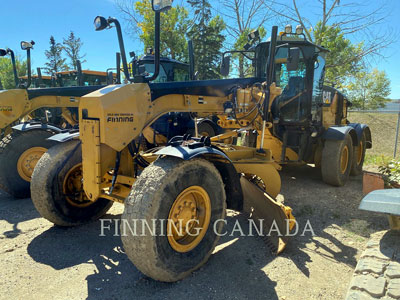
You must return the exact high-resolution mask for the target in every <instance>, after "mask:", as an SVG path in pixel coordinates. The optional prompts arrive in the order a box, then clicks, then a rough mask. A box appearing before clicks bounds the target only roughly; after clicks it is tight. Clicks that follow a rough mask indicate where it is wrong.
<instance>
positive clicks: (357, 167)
mask: <svg viewBox="0 0 400 300" xmlns="http://www.w3.org/2000/svg"><path fill="white" fill-rule="evenodd" d="M365 146H366V138H365V133H364V132H363V134H362V136H361V140H360V143H359V144H358V146H354V147H353V148H354V154H353V164H352V165H351V171H350V175H351V176H357V175H360V174H361V173H362V168H363V164H364V159H365V150H366V147H365Z"/></svg>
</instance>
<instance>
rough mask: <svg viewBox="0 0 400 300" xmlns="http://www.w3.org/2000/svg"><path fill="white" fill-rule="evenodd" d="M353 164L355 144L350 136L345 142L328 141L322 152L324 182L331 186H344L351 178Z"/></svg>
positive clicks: (346, 137) (347, 136)
mask: <svg viewBox="0 0 400 300" xmlns="http://www.w3.org/2000/svg"><path fill="white" fill-rule="evenodd" d="M352 163H353V142H352V140H351V137H350V135H346V136H345V138H344V139H343V140H326V141H325V145H324V149H323V150H322V160H321V173H322V180H323V181H324V182H325V183H327V184H330V185H334V186H343V185H345V184H346V182H347V179H348V178H349V174H350V169H351V166H352Z"/></svg>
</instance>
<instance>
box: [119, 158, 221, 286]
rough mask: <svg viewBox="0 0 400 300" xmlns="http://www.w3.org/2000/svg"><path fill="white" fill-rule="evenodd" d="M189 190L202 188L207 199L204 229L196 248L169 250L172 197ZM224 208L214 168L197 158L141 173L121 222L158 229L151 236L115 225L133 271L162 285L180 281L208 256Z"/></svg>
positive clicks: (169, 161)
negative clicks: (208, 209) (207, 216)
mask: <svg viewBox="0 0 400 300" xmlns="http://www.w3.org/2000/svg"><path fill="white" fill-rule="evenodd" d="M194 185H198V186H201V187H202V188H204V190H205V191H206V192H207V193H208V195H209V197H210V202H211V217H210V224H209V226H208V228H207V231H206V233H205V235H204V237H203V238H202V240H201V241H200V243H199V244H198V245H197V246H196V247H195V248H194V249H192V250H191V251H188V252H184V253H181V252H177V251H175V250H174V249H173V248H172V247H171V245H170V243H169V241H168V237H167V219H168V216H169V212H170V209H171V207H172V205H173V203H174V201H175V199H176V197H177V196H178V195H179V194H180V193H181V192H182V191H183V190H185V189H186V188H188V187H189V186H194ZM225 208H226V196H225V190H224V186H223V182H222V179H221V177H220V174H219V172H218V171H217V169H216V168H215V167H214V165H212V164H211V163H210V162H207V161H205V160H203V159H193V160H190V161H182V160H180V159H177V158H173V157H164V158H159V159H158V160H156V161H155V162H153V163H152V164H151V165H150V166H149V167H147V168H146V169H145V170H144V172H143V173H142V175H141V176H140V177H139V178H138V179H137V181H136V182H135V184H134V185H133V187H132V192H131V194H130V196H129V198H128V200H127V201H126V205H125V210H124V213H123V215H122V219H123V221H127V222H128V224H129V225H130V226H131V227H132V226H135V225H134V224H133V223H132V222H133V221H134V220H140V219H143V220H145V221H146V222H148V224H152V220H153V219H155V220H160V219H163V220H164V221H163V224H161V222H160V221H157V222H156V230H155V236H154V235H151V234H149V232H145V234H144V235H138V234H136V235H134V234H132V232H130V231H129V230H128V231H125V228H123V227H122V225H121V233H122V242H123V245H124V248H125V251H126V253H127V255H128V257H129V258H130V259H131V261H132V262H133V263H134V264H135V265H136V266H137V267H138V269H139V270H140V271H141V272H143V273H144V274H145V275H147V276H150V277H152V278H153V279H156V280H160V281H167V282H173V281H177V280H180V279H183V278H184V277H186V276H187V275H188V274H190V273H191V272H192V271H194V270H196V269H197V268H199V267H200V266H201V265H203V264H204V263H205V262H206V261H207V259H208V258H209V256H210V255H211V253H212V251H213V249H214V248H215V246H216V244H217V242H218V240H219V236H218V235H217V234H216V233H215V232H214V223H215V221H216V220H218V219H222V220H223V219H224V218H225ZM122 223H123V222H122ZM138 223H139V222H138ZM161 225H162V226H163V227H162V228H163V230H161ZM223 226H224V222H222V221H221V222H219V223H218V224H217V226H216V232H217V233H221V232H222V229H223ZM161 233H162V234H163V235H161Z"/></svg>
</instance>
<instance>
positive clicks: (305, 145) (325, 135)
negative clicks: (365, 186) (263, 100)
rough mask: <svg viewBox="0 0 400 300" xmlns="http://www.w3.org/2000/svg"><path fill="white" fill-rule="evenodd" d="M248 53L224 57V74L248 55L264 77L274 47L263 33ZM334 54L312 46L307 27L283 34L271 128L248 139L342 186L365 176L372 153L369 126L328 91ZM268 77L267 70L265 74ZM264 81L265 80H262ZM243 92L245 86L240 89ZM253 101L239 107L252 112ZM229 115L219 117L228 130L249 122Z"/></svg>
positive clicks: (245, 99) (242, 100)
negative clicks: (263, 63) (263, 64)
mask: <svg viewBox="0 0 400 300" xmlns="http://www.w3.org/2000/svg"><path fill="white" fill-rule="evenodd" d="M249 40H250V41H251V42H250V43H249V44H248V46H246V50H243V51H228V52H226V53H224V55H223V61H224V64H223V65H224V66H223V73H224V75H228V74H229V62H230V56H225V55H226V54H227V53H238V54H239V55H244V56H245V57H246V58H247V59H249V60H250V61H251V62H252V64H251V65H252V68H253V70H254V72H255V75H256V76H257V75H258V76H260V74H259V72H260V66H259V60H260V59H265V58H264V57H262V55H263V53H265V52H266V51H268V48H269V47H270V43H269V42H267V43H258V44H257V45H253V44H254V43H255V42H257V41H259V38H258V33H257V32H253V33H251V34H250V35H249ZM326 55H329V54H328V50H326V49H324V48H323V47H321V46H317V45H313V44H311V43H310V42H308V41H307V40H306V38H305V36H304V34H303V29H302V27H301V26H297V28H296V31H295V32H293V31H292V26H291V25H288V26H286V27H285V31H284V32H281V33H280V34H279V37H278V39H277V50H276V54H275V62H274V70H273V74H272V76H273V82H274V88H276V89H277V93H279V95H278V96H277V97H276V99H275V100H274V101H272V100H271V101H270V103H269V107H270V110H269V116H268V119H267V121H269V122H268V126H266V130H265V132H264V133H262V134H260V132H259V131H250V132H247V133H246V137H245V138H246V139H249V140H250V141H252V142H253V143H254V144H256V143H257V144H260V143H261V142H262V141H261V140H260V139H261V138H262V137H263V143H264V147H265V148H268V149H270V151H271V154H272V157H273V159H274V160H275V161H276V162H277V163H278V164H280V165H284V164H304V163H311V164H315V165H316V167H318V168H320V169H321V173H322V179H323V180H324V181H325V182H326V183H328V184H331V185H334V186H342V185H344V184H345V183H346V181H347V179H348V176H349V175H359V174H360V173H361V171H362V166H363V163H364V157H365V151H366V149H368V148H371V147H372V140H371V131H370V129H369V127H368V126H367V125H365V124H359V123H351V122H350V121H349V120H348V119H347V110H348V107H350V106H351V102H350V101H349V100H348V99H347V97H346V96H345V95H344V94H342V93H341V92H340V91H338V90H336V89H334V88H333V87H330V86H325V85H324V75H325V59H326ZM261 72H262V70H261ZM261 75H264V74H261ZM237 89H238V90H240V86H238V87H237ZM249 103H251V95H250V94H249V93H248V94H244V95H240V94H238V96H237V98H236V100H235V101H234V103H233V104H234V106H233V107H237V109H239V111H248V109H249V108H248V106H249ZM235 114H236V113H235V110H232V113H231V114H229V115H222V116H219V121H218V125H219V126H221V127H222V128H226V129H228V128H241V127H246V126H247V125H248V120H246V119H240V118H238V117H236V116H235Z"/></svg>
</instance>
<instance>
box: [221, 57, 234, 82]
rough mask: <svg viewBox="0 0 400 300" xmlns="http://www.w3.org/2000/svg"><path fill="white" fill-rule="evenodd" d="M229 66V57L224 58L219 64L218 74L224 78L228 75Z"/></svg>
mask: <svg viewBox="0 0 400 300" xmlns="http://www.w3.org/2000/svg"><path fill="white" fill-rule="evenodd" d="M230 64H231V56H230V55H229V56H224V58H223V59H222V63H221V69H220V73H221V75H222V76H224V77H226V76H228V75H229V69H230Z"/></svg>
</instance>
